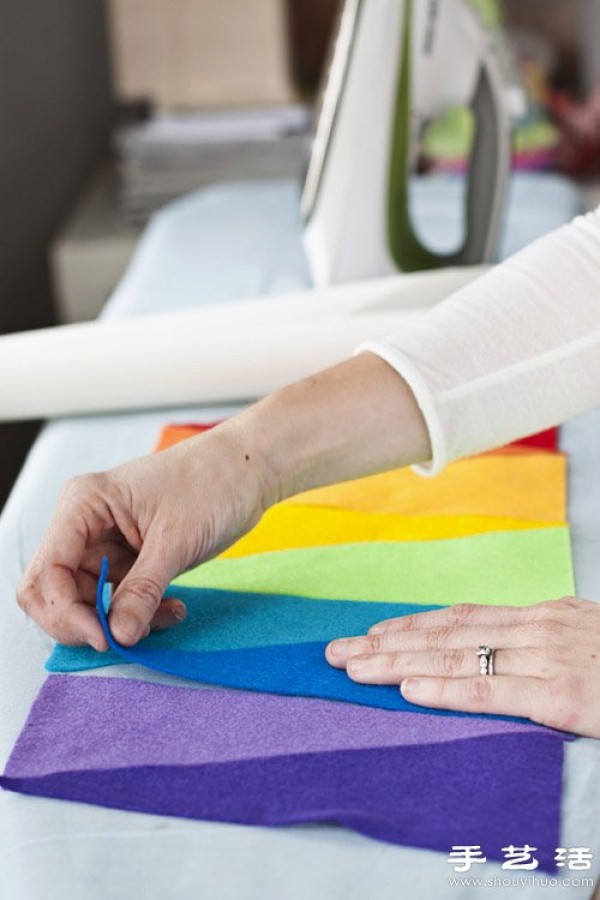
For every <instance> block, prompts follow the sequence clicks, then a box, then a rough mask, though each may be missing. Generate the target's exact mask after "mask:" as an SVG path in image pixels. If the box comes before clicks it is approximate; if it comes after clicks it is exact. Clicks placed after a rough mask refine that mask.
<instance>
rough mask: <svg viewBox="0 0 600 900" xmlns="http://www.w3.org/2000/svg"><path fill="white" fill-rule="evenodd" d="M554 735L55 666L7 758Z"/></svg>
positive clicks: (254, 751)
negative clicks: (64, 671) (76, 674)
mask: <svg viewBox="0 0 600 900" xmlns="http://www.w3.org/2000/svg"><path fill="white" fill-rule="evenodd" d="M519 733H525V734H551V735H553V736H554V738H555V739H556V740H561V739H562V738H563V737H564V736H563V735H561V734H560V733H559V732H554V731H549V730H548V729H545V728H543V727H542V726H540V725H534V724H533V723H528V722H506V721H499V720H497V719H491V718H486V719H481V718H476V717H472V718H448V717H447V718H442V717H440V716H432V715H426V714H417V713H406V714H405V715H403V716H401V717H399V716H398V715H397V714H395V713H394V712H387V711H384V710H376V709H369V708H366V707H361V706H348V705H346V704H343V703H331V702H329V701H327V700H307V699H305V698H303V697H278V696H275V695H272V694H255V693H252V692H249V691H229V690H194V689H186V688H180V687H172V686H166V685H161V684H154V683H151V682H146V681H136V680H130V679H124V678H85V677H82V678H73V677H70V676H68V675H52V676H50V677H49V678H48V679H47V680H46V682H45V684H44V685H43V687H42V689H41V691H40V693H39V695H38V697H37V698H36V700H35V702H34V703H33V706H32V708H31V712H30V714H29V718H28V719H27V723H26V725H25V727H24V729H23V731H22V732H21V735H20V737H19V739H18V742H17V744H16V745H15V749H14V751H13V754H12V756H11V758H10V760H9V762H8V764H7V767H6V773H5V774H6V775H7V776H12V777H20V776H22V775H26V776H27V777H30V778H31V777H36V778H37V777H44V776H46V775H51V774H54V773H57V772H68V771H74V770H87V769H104V768H118V767H120V766H123V765H127V766H128V767H138V766H157V765H174V766H184V765H199V764H206V763H213V762H226V761H232V760H240V759H248V758H253V757H259V756H260V757H266V756H285V755H288V754H294V753H307V752H325V751H332V750H347V749H364V748H367V747H388V746H396V747H397V746H411V745H421V744H434V743H436V744H437V743H443V742H445V741H456V740H461V739H465V738H471V737H485V736H486V735H492V734H519Z"/></svg>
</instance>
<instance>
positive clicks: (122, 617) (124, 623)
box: [113, 613, 140, 640]
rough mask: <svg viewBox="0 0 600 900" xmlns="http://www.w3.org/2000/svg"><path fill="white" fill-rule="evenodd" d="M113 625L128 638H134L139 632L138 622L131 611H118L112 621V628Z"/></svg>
mask: <svg viewBox="0 0 600 900" xmlns="http://www.w3.org/2000/svg"><path fill="white" fill-rule="evenodd" d="M115 625H116V626H117V628H118V629H119V631H120V632H121V634H124V635H125V636H126V637H127V638H128V639H129V640H135V639H136V638H137V637H138V635H139V633H140V623H139V622H138V620H137V619H136V618H135V616H132V615H131V613H120V614H119V615H118V616H117V619H116V621H115V622H114V623H113V629H114V626H115Z"/></svg>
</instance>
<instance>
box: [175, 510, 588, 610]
mask: <svg viewBox="0 0 600 900" xmlns="http://www.w3.org/2000/svg"><path fill="white" fill-rule="evenodd" d="M175 584H181V585H185V586H189V587H210V588H221V589H225V590H237V591H254V592H261V593H277V594H298V595H301V596H304V597H313V598H322V597H327V598H329V599H331V600H379V601H384V602H397V603H462V602H471V603H491V604H495V603H503V604H510V605H513V606H526V605H528V604H530V603H537V602H539V601H542V600H550V599H553V598H557V597H561V596H564V595H565V594H572V593H574V590H575V588H574V583H573V570H572V566H571V551H570V542H569V529H568V527H566V526H561V527H556V528H540V529H533V530H519V531H500V532H493V533H488V534H477V535H472V536H470V537H462V538H453V539H451V540H441V541H411V542H410V543H409V542H383V541H382V542H373V543H361V544H341V545H336V546H329V547H305V548H301V549H297V550H280V551H276V552H273V553H258V554H255V555H252V556H245V557H242V558H239V559H214V560H211V561H210V562H207V563H204V564H203V565H201V566H198V567H197V568H196V569H192V570H191V571H189V572H186V573H184V574H183V575H181V576H180V577H179V578H178V579H177V580H176V582H175Z"/></svg>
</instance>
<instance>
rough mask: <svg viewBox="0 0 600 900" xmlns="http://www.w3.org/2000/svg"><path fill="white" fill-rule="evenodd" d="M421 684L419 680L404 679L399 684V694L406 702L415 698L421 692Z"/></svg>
mask: <svg viewBox="0 0 600 900" xmlns="http://www.w3.org/2000/svg"><path fill="white" fill-rule="evenodd" d="M422 684H423V682H422V681H421V680H420V679H419V678H405V679H404V680H403V681H402V682H401V683H400V692H401V694H402V696H403V697H406V699H407V700H410V699H411V698H416V697H417V696H418V694H419V691H420V690H421V686H422Z"/></svg>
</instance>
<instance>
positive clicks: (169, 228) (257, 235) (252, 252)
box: [0, 176, 600, 900]
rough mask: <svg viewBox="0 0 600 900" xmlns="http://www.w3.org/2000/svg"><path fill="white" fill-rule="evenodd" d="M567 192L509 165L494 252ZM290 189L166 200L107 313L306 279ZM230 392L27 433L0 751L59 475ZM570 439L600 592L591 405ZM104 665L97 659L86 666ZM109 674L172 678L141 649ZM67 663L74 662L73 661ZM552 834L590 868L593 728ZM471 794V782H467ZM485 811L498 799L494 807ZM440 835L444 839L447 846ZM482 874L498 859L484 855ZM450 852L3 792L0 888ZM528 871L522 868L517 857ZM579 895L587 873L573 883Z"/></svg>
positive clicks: (599, 504) (441, 875) (345, 880)
mask: <svg viewBox="0 0 600 900" xmlns="http://www.w3.org/2000/svg"><path fill="white" fill-rule="evenodd" d="M455 194H456V188H455V185H454V184H453V183H452V181H451V180H450V181H448V182H447V183H444V181H443V180H442V182H438V183H436V184H434V185H430V186H424V187H423V189H422V190H421V193H420V195H419V203H420V204H421V208H420V209H421V214H422V215H423V214H425V215H428V217H429V220H430V221H431V224H432V228H433V230H434V231H435V230H436V229H437V235H438V240H439V241H440V242H441V241H443V240H444V239H447V236H448V230H449V228H450V227H452V226H451V222H452V221H453V219H452V214H451V213H448V208H450V207H451V205H452V203H453V202H454V199H455ZM578 204H579V198H578V195H577V193H576V192H575V191H574V190H573V189H572V188H571V187H570V186H569V185H568V184H567V183H566V182H563V181H561V180H560V179H555V178H552V177H550V176H542V177H540V176H521V177H520V178H519V179H517V180H516V181H515V185H514V188H513V198H512V202H511V209H510V214H509V219H508V222H509V224H508V228H507V230H506V237H505V241H504V246H503V255H506V253H507V252H511V251H512V250H515V249H517V248H518V247H519V246H522V245H524V244H526V243H528V242H529V241H531V240H532V239H534V238H535V237H537V236H539V235H540V234H541V233H543V232H544V231H546V230H549V229H550V228H553V227H555V226H557V225H559V224H561V223H563V222H564V221H567V220H568V219H569V218H570V217H571V216H572V215H573V214H575V213H576V212H577V211H578ZM300 230H301V223H300V220H299V213H298V192H297V189H296V187H295V186H293V185H288V184H281V183H280V184H237V185H226V186H221V187H215V188H211V189H208V190H205V191H203V192H200V193H198V194H195V195H192V196H190V197H188V198H186V199H185V200H182V201H179V202H177V203H175V204H173V205H172V206H170V207H169V208H167V209H166V210H165V211H163V212H162V213H160V214H159V215H158V216H157V217H155V219H154V220H153V222H152V223H151V225H150V226H149V228H148V229H147V231H146V233H145V236H144V238H143V239H142V241H141V244H140V247H139V250H138V252H137V254H136V256H135V258H134V261H133V263H132V265H131V267H130V269H129V271H128V273H127V275H126V276H125V278H124V279H123V281H122V282H121V284H120V286H119V287H118V289H117V290H116V292H115V294H114V296H113V297H112V299H111V301H110V302H109V303H108V305H107V307H106V309H105V311H104V313H103V315H105V316H110V317H116V316H125V315H127V316H135V315H140V314H144V313H149V312H157V311H161V310H166V309H182V308H186V307H192V306H197V305H199V304H201V303H209V302H224V303H225V302H227V301H230V300H235V299H239V298H240V297H243V296H252V295H257V294H261V293H272V292H276V291H284V290H288V289H289V290H294V289H298V288H303V287H305V286H306V285H307V284H308V283H309V275H308V271H307V268H306V264H305V261H304V257H303V253H302V247H301V242H300ZM235 411H236V408H234V407H227V408H223V407H219V408H215V407H211V408H208V407H204V408H195V409H178V410H173V411H165V410H162V411H157V412H148V413H143V414H142V413H140V414H130V415H116V416H98V417H81V418H77V419H70V420H61V421H57V422H54V423H52V424H49V425H48V426H46V427H45V429H44V430H43V432H42V434H41V435H40V437H39V438H38V440H37V442H36V443H35V445H34V447H33V449H32V451H31V453H30V455H29V458H28V460H27V462H26V464H25V466H24V469H23V471H22V473H21V475H20V477H19V480H18V482H17V484H16V486H15V489H14V491H13V493H12V495H11V497H10V499H9V502H8V504H7V506H6V508H5V510H4V513H3V515H2V517H1V519H0V590H1V596H2V604H1V605H0V757H1V758H0V765H1V766H2V767H4V764H5V762H6V759H7V756H8V754H9V752H10V749H11V747H12V745H13V743H14V740H15V738H16V736H17V734H18V732H19V730H20V728H21V727H22V724H23V722H24V720H25V717H26V714H27V712H28V709H29V706H30V704H31V702H32V700H33V698H34V696H35V694H36V693H37V691H38V689H39V687H40V685H41V683H42V681H43V680H44V678H45V674H46V673H45V672H44V669H43V664H44V661H45V659H46V657H47V656H48V654H49V652H50V649H51V647H52V640H51V639H50V638H49V637H48V636H47V635H45V634H44V633H42V632H41V630H40V629H39V628H38V627H37V626H36V625H35V624H34V623H33V622H32V621H31V620H30V619H27V618H26V617H25V616H24V614H23V613H22V612H21V610H20V609H19V608H18V607H17V605H16V604H15V603H14V602H12V600H13V597H14V592H15V586H16V584H17V582H18V580H19V578H20V575H21V573H22V571H23V569H24V567H25V565H26V563H27V561H28V559H29V558H30V556H31V554H32V552H33V551H34V549H35V547H36V545H37V543H38V541H39V539H40V537H41V535H42V533H43V531H44V528H45V526H46V524H47V522H48V519H49V516H50V514H51V511H52V509H53V507H54V505H55V502H56V498H57V495H58V492H59V489H60V487H61V485H62V484H63V483H64V481H65V480H66V479H67V478H69V477H71V476H73V475H75V474H78V473H81V472H86V471H91V470H98V469H103V468H107V467H110V466H114V465H116V464H118V463H120V462H122V461H124V460H126V459H128V458H131V457H132V456H136V455H140V454H143V453H146V452H149V451H150V450H151V448H152V446H153V444H154V442H155V439H156V436H157V433H158V430H159V428H160V427H161V426H162V425H163V424H164V423H165V422H167V421H171V422H177V421H179V422H186V421H202V420H205V421H210V420H215V419H220V418H222V417H224V416H226V415H230V414H232V413H233V412H235ZM562 446H563V449H565V450H566V451H567V452H569V453H570V454H571V466H570V503H569V512H570V520H571V522H572V526H573V539H574V559H575V569H576V577H577V584H578V590H579V593H580V595H582V596H585V597H588V598H591V599H595V600H598V601H600V564H599V562H598V560H600V453H598V451H597V448H598V447H600V411H598V412H594V413H592V414H589V415H587V416H583V417H580V418H579V419H577V420H574V421H573V422H571V423H569V424H568V425H567V426H565V427H564V429H563V433H562ZM105 674H106V673H105V672H103V671H102V670H98V671H97V672H96V673H95V675H96V677H104V675H105ZM109 674H110V675H111V676H114V675H115V674H117V675H119V674H120V675H123V676H125V675H126V676H127V677H130V678H137V677H142V678H147V679H152V680H160V681H161V682H163V683H176V679H172V678H170V677H168V676H159V675H157V674H154V673H152V672H150V671H148V670H143V669H141V668H138V667H132V666H123V667H116V668H112V669H111V670H110V673H109ZM73 677H77V676H73ZM565 775H566V789H565V794H564V806H563V845H564V846H589V847H590V848H592V850H593V851H595V858H594V861H593V863H592V870H591V871H590V872H583V873H575V872H573V873H566V874H567V875H569V874H570V875H586V876H587V875H589V876H591V877H594V878H597V877H598V875H599V874H600V741H591V740H583V739H582V740H579V741H577V742H575V743H574V744H572V745H569V746H567V758H566V771H565ZM464 802H465V803H468V802H469V798H468V796H466V797H465V799H464ZM491 814H493V811H491ZM448 850H450V848H448ZM480 868H482V869H484V870H485V871H484V872H481V871H478V872H476V873H475V874H476V875H478V876H481V875H484V876H485V877H486V878H493V877H494V876H497V877H503V876H506V875H507V874H510V873H506V872H503V871H502V870H501V868H500V866H499V865H498V864H493V863H489V864H487V865H486V866H485V867H480ZM454 874H455V873H454V872H453V870H452V868H451V867H450V866H449V865H448V863H447V861H446V857H445V856H444V855H443V854H438V853H432V852H429V851H423V850H414V849H411V848H403V847H398V846H392V845H388V844H384V843H381V842H377V841H374V840H371V839H368V838H364V837H361V836H359V835H357V834H354V833H351V832H349V831H345V830H343V829H340V828H334V827H328V826H318V825H314V826H301V827H294V828H281V829H266V828H254V827H252V828H249V827H242V826H235V825H228V824H216V823H209V822H194V821H189V820H184V819H174V818H167V817H159V816H149V815H142V814H138V813H127V812H121V811H118V810H109V809H102V808H96V807H89V806H84V805H80V804H76V803H70V802H58V801H54V800H45V799H40V798H36V797H24V796H20V795H18V794H13V793H8V792H0V896H1V897H2V898H3V900H38V898H40V897H42V896H43V897H44V898H45V900H65V898H80V897H86V900H126V898H127V900H129V898H131V897H135V896H144V897H145V898H146V900H164V898H170V897H210V898H219V900H230V898H231V900H234V898H235V900H240V898H243V900H250V898H251V900H254V898H256V900H259V898H260V900H271V898H273V900H279V898H280V897H282V896H285V897H286V898H289V900H296V898H297V900H304V898H306V897H317V898H321V897H323V898H327V900H329V898H332V900H335V898H340V900H341V898H344V900H351V898H359V897H360V898H362V897H364V896H367V895H368V896H369V897H373V898H377V900H388V898H389V900H397V898H399V897H411V898H415V900H419V898H424V900H425V898H430V897H451V898H456V900H459V898H473V897H474V896H478V894H477V892H476V891H475V890H474V888H473V887H458V886H450V885H449V883H448V878H449V877H450V876H453V875H454ZM526 874H530V873H522V872H521V873H515V875H526ZM569 890H570V893H569V894H568V896H569V897H578V896H581V897H587V896H589V894H590V890H589V888H583V889H581V890H579V889H578V888H576V887H570V888H569ZM520 895H521V896H522V897H523V898H530V897H537V896H543V897H545V898H551V897H558V896H560V897H564V896H566V894H565V892H564V888H563V887H561V886H558V887H556V888H553V887H550V886H544V887H543V888H539V887H535V886H534V885H525V886H523V887H521V888H520Z"/></svg>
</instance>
